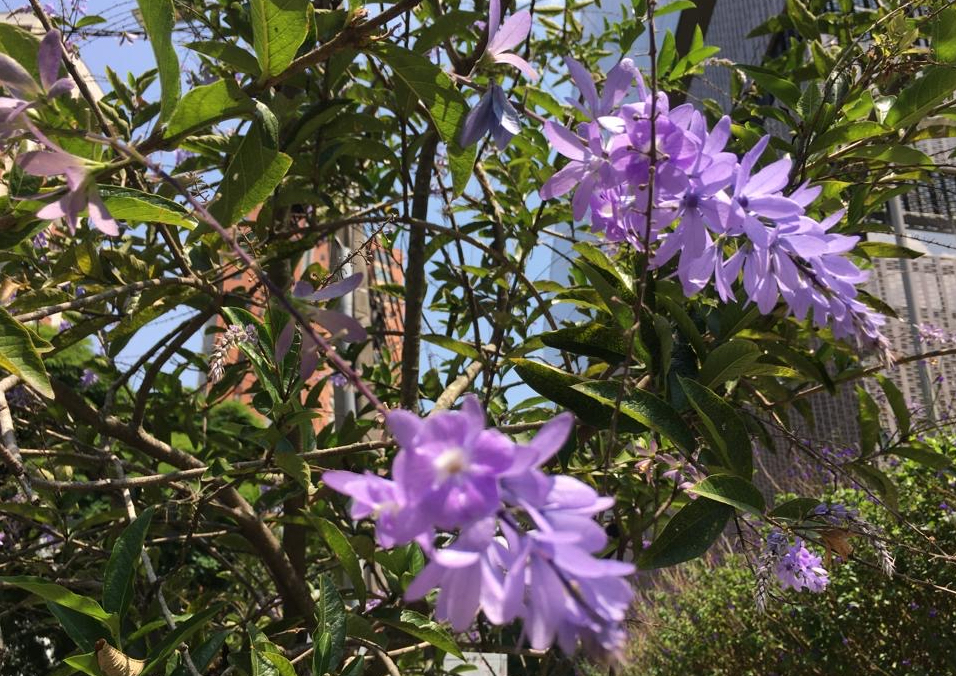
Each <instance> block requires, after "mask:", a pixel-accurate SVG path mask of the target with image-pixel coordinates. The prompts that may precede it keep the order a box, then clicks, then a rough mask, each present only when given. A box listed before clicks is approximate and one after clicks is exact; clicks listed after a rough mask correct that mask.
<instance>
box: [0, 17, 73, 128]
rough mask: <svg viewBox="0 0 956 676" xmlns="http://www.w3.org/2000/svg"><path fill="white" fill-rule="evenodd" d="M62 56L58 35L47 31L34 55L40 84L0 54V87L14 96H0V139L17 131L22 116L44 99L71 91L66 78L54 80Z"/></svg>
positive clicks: (56, 31)
mask: <svg viewBox="0 0 956 676" xmlns="http://www.w3.org/2000/svg"><path fill="white" fill-rule="evenodd" d="M61 55H62V47H61V38H60V31H58V30H56V29H54V30H51V31H49V32H48V33H47V34H46V35H45V36H43V39H42V40H41V41H40V48H39V50H38V52H37V69H38V70H39V73H40V83H39V84H37V82H36V80H34V79H33V76H32V75H30V73H29V72H27V70H26V69H25V68H24V67H23V66H21V65H20V64H19V63H18V62H17V61H15V60H14V59H12V58H11V57H9V56H8V55H6V54H0V85H3V86H4V88H5V89H6V90H7V91H8V92H9V93H10V94H12V95H13V96H12V97H6V96H0V139H4V138H6V137H8V136H10V134H11V133H12V132H13V131H14V130H15V129H16V127H17V124H18V123H19V122H20V117H21V115H22V114H23V113H24V112H25V111H26V110H27V109H29V108H32V107H33V106H35V105H37V103H39V102H40V101H41V100H42V99H43V98H44V97H45V98H54V97H57V96H60V95H62V94H65V93H67V92H68V91H70V90H71V89H72V88H73V82H72V81H71V80H70V79H69V78H62V79H57V76H58V75H59V72H60V60H61Z"/></svg>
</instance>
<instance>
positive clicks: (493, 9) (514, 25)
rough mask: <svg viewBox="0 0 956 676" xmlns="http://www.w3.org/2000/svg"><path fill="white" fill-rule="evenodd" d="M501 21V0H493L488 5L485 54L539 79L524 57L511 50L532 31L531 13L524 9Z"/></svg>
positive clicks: (496, 61) (488, 57) (534, 78)
mask: <svg viewBox="0 0 956 676" xmlns="http://www.w3.org/2000/svg"><path fill="white" fill-rule="evenodd" d="M500 21H501V0H491V2H490V4H489V7H488V42H487V46H486V47H485V52H484V54H483V57H484V58H487V59H489V60H490V61H491V62H492V63H507V64H510V65H512V66H514V67H515V68H517V69H518V70H520V71H521V72H522V73H524V75H525V76H527V77H529V78H531V79H532V80H537V79H538V73H537V72H535V70H534V68H532V67H531V64H529V63H528V62H527V61H525V60H524V59H523V58H521V57H520V56H518V55H517V54H514V53H512V52H510V51H509V50H511V49H514V48H515V47H517V46H518V45H519V44H521V43H522V42H523V41H524V39H525V38H526V37H528V33H530V32H531V14H530V13H529V12H528V10H526V9H523V10H521V11H519V12H515V13H514V14H512V15H511V16H509V17H508V18H507V19H505V22H504V23H502V24H500V25H499V22H500Z"/></svg>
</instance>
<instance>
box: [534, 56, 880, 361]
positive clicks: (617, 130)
mask: <svg viewBox="0 0 956 676" xmlns="http://www.w3.org/2000/svg"><path fill="white" fill-rule="evenodd" d="M566 65H567V67H568V70H569V72H570V74H571V77H572V79H573V80H574V82H575V84H577V86H578V89H579V90H580V92H581V97H582V99H583V100H584V103H583V104H581V103H579V102H577V101H572V104H573V105H574V106H575V107H576V108H577V109H578V110H579V111H581V112H582V113H584V114H585V115H586V116H588V117H589V118H590V119H591V121H590V122H588V123H585V124H582V125H580V126H578V127H577V128H576V129H575V130H573V131H572V130H571V129H566V128H563V127H560V126H558V125H556V124H554V123H552V122H548V123H546V124H545V126H544V130H543V131H544V133H545V135H546V136H547V138H548V140H549V141H550V143H551V146H552V147H553V148H554V149H555V151H557V152H558V153H559V154H560V155H563V156H565V157H567V158H568V159H569V160H570V161H569V162H568V163H567V164H566V165H565V166H564V167H563V168H561V169H559V170H558V171H557V172H556V173H555V174H554V175H553V176H552V177H551V178H550V179H549V180H548V181H547V182H546V183H545V184H544V185H543V186H542V188H541V190H540V194H541V197H542V198H543V199H553V198H556V197H560V196H561V195H564V194H566V193H569V192H571V191H574V196H573V199H572V207H573V216H574V218H575V219H581V218H584V217H585V215H586V213H587V212H588V211H589V210H590V222H591V228H592V230H593V231H595V232H601V233H603V235H604V238H605V239H606V240H607V241H609V242H627V243H629V244H631V245H632V246H633V247H635V248H638V249H642V248H643V247H644V246H645V245H649V246H651V247H654V250H653V251H651V252H649V253H651V254H652V259H651V261H652V265H653V266H655V267H658V268H660V267H663V266H665V265H668V264H670V263H671V261H672V260H673V259H675V258H676V259H677V265H676V275H677V277H678V279H679V280H680V282H681V285H682V286H683V289H684V292H685V294H686V295H688V296H692V295H694V294H696V293H698V292H700V291H701V290H703V289H704V288H705V287H706V286H708V285H709V284H710V283H713V284H714V286H715V289H716V291H717V294H718V296H719V297H720V299H721V300H722V301H724V302H731V301H733V300H734V299H735V298H736V294H735V292H734V286H735V285H736V283H737V281H738V279H740V280H741V281H742V286H743V289H744V292H745V293H746V294H747V297H748V299H749V300H750V302H753V303H755V304H756V305H757V307H758V308H759V309H760V311H761V312H762V313H764V314H767V313H770V312H773V311H774V310H775V309H776V308H777V306H778V304H779V303H780V301H781V300H782V301H783V303H784V309H783V312H784V314H792V315H793V316H795V317H796V318H797V319H799V320H804V319H812V321H813V323H814V324H815V325H816V326H818V327H821V328H830V329H832V331H833V334H834V335H835V336H836V337H837V338H841V339H853V340H856V341H857V342H858V343H859V344H860V345H861V346H865V347H868V348H871V349H875V350H876V351H877V353H878V354H879V356H880V357H881V359H883V360H884V361H891V360H892V355H891V354H890V353H889V342H888V340H887V339H886V338H885V336H884V335H883V333H882V326H883V324H884V323H885V321H886V320H885V317H883V316H882V315H880V314H879V313H876V312H874V311H873V310H871V309H870V308H868V307H867V306H866V305H865V304H863V303H862V302H861V301H860V300H859V298H858V291H857V288H858V287H859V285H860V284H861V283H863V282H864V281H866V278H867V275H866V273H865V272H863V271H862V270H861V269H860V268H859V267H857V266H856V264H854V263H853V262H852V261H851V260H850V259H849V258H847V254H848V252H849V251H850V250H852V249H853V248H854V246H855V245H856V243H857V241H858V238H856V237H849V236H846V235H841V234H837V233H834V232H832V230H833V228H834V227H835V226H836V224H837V223H838V222H839V221H840V219H841V218H842V215H843V212H837V213H834V214H831V215H830V216H829V217H827V218H825V219H823V220H821V221H817V220H814V219H813V218H810V217H809V216H808V215H807V214H806V209H807V208H808V207H809V206H810V205H811V204H812V202H813V201H814V200H815V199H816V198H817V196H818V195H819V194H820V192H821V190H820V188H819V187H811V186H808V185H802V186H799V187H798V188H797V189H795V190H793V191H791V192H789V194H788V193H786V192H785V189H786V187H787V185H788V182H789V175H790V169H791V161H790V160H789V159H780V160H777V161H773V162H770V163H769V164H767V165H766V166H764V167H763V168H759V169H758V168H757V165H758V162H759V160H760V159H761V158H762V157H763V156H764V155H767V154H769V150H768V148H769V140H770V139H769V137H765V138H763V139H761V140H760V141H759V142H758V143H757V144H756V145H754V146H753V147H752V148H751V149H750V150H749V151H748V152H746V153H745V154H744V155H743V156H742V157H739V158H738V157H737V156H736V155H735V154H734V153H731V152H728V151H726V150H725V146H726V145H727V142H728V141H729V139H730V119H729V118H727V117H724V118H723V119H721V120H720V121H719V122H718V123H717V124H716V125H715V126H714V127H713V128H712V129H708V125H707V124H706V120H705V119H704V117H703V115H702V114H701V113H700V112H699V111H697V110H695V109H694V108H693V106H691V105H690V104H684V105H681V106H678V107H676V108H673V109H671V108H670V106H669V102H668V99H667V96H666V95H665V94H664V93H662V92H658V93H657V95H656V97H654V96H652V93H651V92H649V91H648V90H647V88H646V87H645V86H644V84H643V81H642V79H641V77H640V74H639V73H637V72H636V70H634V69H633V65H632V64H627V65H625V62H622V64H619V65H618V66H617V67H615V69H612V71H611V72H610V73H609V74H608V78H607V84H606V86H605V92H604V95H603V96H602V97H600V98H599V97H598V94H597V88H596V87H595V85H594V82H593V80H592V79H591V77H590V75H589V74H588V73H587V71H586V70H585V69H584V67H583V66H581V64H579V63H577V62H576V61H573V60H568V61H567V62H566ZM635 81H636V84H635ZM628 89H631V90H633V93H634V94H635V95H636V99H637V100H636V101H635V102H634V103H629V104H627V105H624V106H623V107H620V108H618V106H619V105H620V103H621V101H623V100H624V98H625V93H626V91H627V90H628ZM652 113H653V120H652V119H651V117H652ZM652 150H653V152H652ZM651 167H653V169H654V171H653V176H654V180H653V182H652V181H651V180H650V178H651ZM652 183H653V188H654V189H653V194H650V185H651V184H652Z"/></svg>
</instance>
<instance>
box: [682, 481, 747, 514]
mask: <svg viewBox="0 0 956 676" xmlns="http://www.w3.org/2000/svg"><path fill="white" fill-rule="evenodd" d="M688 490H690V492H691V493H696V494H697V495H702V496H704V497H705V498H710V499H711V500H713V501H715V502H722V503H724V504H725V505H730V506H731V507H736V508H737V509H740V510H743V511H745V512H750V513H751V514H756V515H758V516H763V511H764V509H766V503H765V502H764V499H763V495H761V494H760V491H759V490H757V487H756V486H754V485H753V484H752V483H750V482H749V481H747V480H746V479H741V478H740V477H739V476H735V475H733V474H711V475H710V476H709V477H707V478H705V479H701V480H700V481H698V482H697V483H696V484H694V487H693V488H690V489H688Z"/></svg>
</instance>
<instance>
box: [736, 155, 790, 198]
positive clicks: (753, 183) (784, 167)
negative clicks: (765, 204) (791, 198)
mask: <svg viewBox="0 0 956 676" xmlns="http://www.w3.org/2000/svg"><path fill="white" fill-rule="evenodd" d="M792 165H793V162H791V161H790V160H788V159H782V160H777V161H776V162H774V163H772V164H769V165H767V166H766V167H764V168H763V169H761V170H760V171H758V172H757V173H756V174H754V176H753V178H751V179H750V180H749V181H747V194H748V195H767V194H770V193H774V192H777V191H778V190H782V189H783V187H784V186H785V185H787V179H788V177H789V175H790V167H791V166H792Z"/></svg>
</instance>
